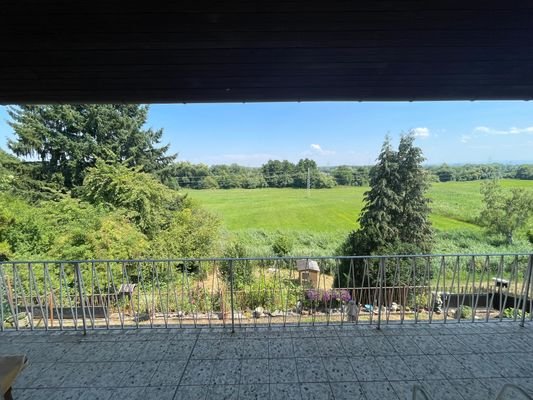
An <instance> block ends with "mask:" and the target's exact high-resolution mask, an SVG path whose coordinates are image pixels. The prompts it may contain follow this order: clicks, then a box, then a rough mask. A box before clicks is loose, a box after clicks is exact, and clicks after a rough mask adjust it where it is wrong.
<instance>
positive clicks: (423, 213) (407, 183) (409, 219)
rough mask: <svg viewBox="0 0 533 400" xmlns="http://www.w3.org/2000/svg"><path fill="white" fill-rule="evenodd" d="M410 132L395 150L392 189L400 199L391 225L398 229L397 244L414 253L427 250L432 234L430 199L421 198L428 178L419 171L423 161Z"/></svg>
mask: <svg viewBox="0 0 533 400" xmlns="http://www.w3.org/2000/svg"><path fill="white" fill-rule="evenodd" d="M414 140H415V137H414V135H413V134H412V133H409V134H407V135H404V136H402V138H401V139H400V145H399V147H398V178H399V180H398V183H397V186H396V188H395V191H396V193H397V194H398V195H399V197H400V199H401V203H400V212H399V214H398V215H397V220H396V221H394V226H396V227H397V228H398V232H399V235H398V240H399V242H400V243H408V244H411V245H413V246H414V248H415V249H416V250H417V251H418V252H422V253H426V252H429V250H430V249H431V242H432V240H433V233H432V229H431V223H430V221H429V213H430V211H431V209H430V207H429V202H430V200H429V199H428V198H427V197H426V196H425V194H426V192H427V190H428V189H429V177H428V175H427V172H426V171H425V170H424V169H423V168H422V162H424V160H425V158H424V156H423V155H422V149H420V147H417V146H415V145H414Z"/></svg>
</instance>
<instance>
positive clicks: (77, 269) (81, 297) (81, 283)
mask: <svg viewBox="0 0 533 400" xmlns="http://www.w3.org/2000/svg"><path fill="white" fill-rule="evenodd" d="M75 268H76V275H77V277H78V290H79V295H80V304H81V315H82V323H83V334H84V335H87V321H86V319H85V318H86V317H85V307H84V303H85V302H84V300H83V282H82V278H81V270H80V264H79V263H76V264H75Z"/></svg>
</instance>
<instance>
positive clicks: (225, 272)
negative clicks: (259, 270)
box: [218, 242, 254, 290]
mask: <svg viewBox="0 0 533 400" xmlns="http://www.w3.org/2000/svg"><path fill="white" fill-rule="evenodd" d="M247 256H248V255H247V253H246V248H245V247H244V246H243V244H242V243H240V242H230V243H228V245H227V246H226V248H225V249H224V257H225V258H246V257H247ZM218 270H219V272H220V275H221V276H222V278H223V279H224V281H225V282H226V284H228V285H230V284H231V279H232V272H233V287H234V288H235V289H236V290H240V289H242V288H244V287H245V286H247V285H249V284H251V283H252V282H253V278H254V277H253V264H252V262H250V261H247V260H241V261H233V260H231V261H229V260H228V261H224V262H222V263H221V264H220V266H219V269H218Z"/></svg>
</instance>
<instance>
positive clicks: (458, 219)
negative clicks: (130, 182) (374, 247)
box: [187, 179, 533, 232]
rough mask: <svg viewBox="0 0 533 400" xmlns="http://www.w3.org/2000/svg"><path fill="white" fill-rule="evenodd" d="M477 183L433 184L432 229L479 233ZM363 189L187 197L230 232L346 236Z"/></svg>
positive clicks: (512, 183)
mask: <svg viewBox="0 0 533 400" xmlns="http://www.w3.org/2000/svg"><path fill="white" fill-rule="evenodd" d="M501 184H502V186H503V187H504V188H506V189H510V188H514V187H517V188H525V189H527V190H533V181H521V180H511V179H509V180H502V181H501ZM480 187H481V182H480V181H474V182H445V183H433V184H432V185H431V189H430V190H429V193H428V196H429V198H430V199H431V200H432V203H431V208H432V213H431V221H432V222H433V226H434V227H435V228H436V229H439V230H443V231H447V230H459V229H479V226H478V225H477V221H476V219H477V217H478V215H479V213H480V210H481V207H482V195H481V193H480ZM366 190H368V188H367V187H336V188H333V189H312V190H311V191H310V193H309V195H308V193H307V191H306V190H305V189H272V188H268V189H230V190H223V189H218V190H189V191H187V193H189V196H190V197H191V198H192V199H195V200H196V201H198V202H199V203H200V204H201V205H203V206H204V207H206V208H207V209H208V210H211V211H212V212H214V213H215V214H218V215H219V216H220V217H221V218H222V220H223V223H224V226H225V227H226V228H227V229H228V230H230V231H240V230H245V229H262V230H265V231H277V230H293V231H300V230H301V231H310V232H336V231H348V230H352V229H354V228H356V227H357V218H358V216H359V213H360V211H361V208H362V207H363V193H364V192H365V191H366Z"/></svg>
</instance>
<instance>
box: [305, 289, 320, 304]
mask: <svg viewBox="0 0 533 400" xmlns="http://www.w3.org/2000/svg"><path fill="white" fill-rule="evenodd" d="M305 297H307V299H308V300H311V301H317V300H318V299H319V298H320V293H319V292H317V291H316V290H313V289H310V290H308V291H307V292H306V293H305Z"/></svg>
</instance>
